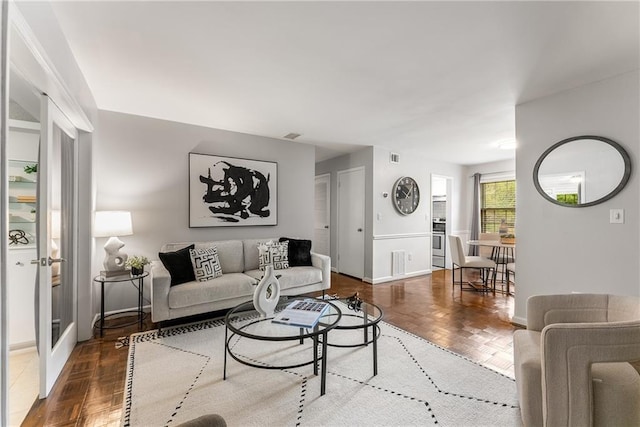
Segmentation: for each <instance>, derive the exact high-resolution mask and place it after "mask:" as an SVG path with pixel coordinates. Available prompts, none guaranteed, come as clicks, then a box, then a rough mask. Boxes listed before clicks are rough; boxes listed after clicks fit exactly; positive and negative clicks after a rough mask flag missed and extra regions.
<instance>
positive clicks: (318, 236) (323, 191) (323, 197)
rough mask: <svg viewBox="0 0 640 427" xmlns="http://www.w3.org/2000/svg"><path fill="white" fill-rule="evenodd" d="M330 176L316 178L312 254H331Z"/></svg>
mask: <svg viewBox="0 0 640 427" xmlns="http://www.w3.org/2000/svg"><path fill="white" fill-rule="evenodd" d="M330 223H331V175H330V174H325V175H319V176H316V185H315V221H314V226H313V232H314V233H313V252H316V253H319V254H323V255H327V256H328V255H329V254H330V253H331V230H330V226H329V225H330Z"/></svg>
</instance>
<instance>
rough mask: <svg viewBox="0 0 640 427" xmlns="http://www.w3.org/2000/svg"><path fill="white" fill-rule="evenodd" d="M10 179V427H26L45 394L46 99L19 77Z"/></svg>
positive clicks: (13, 79)
mask: <svg viewBox="0 0 640 427" xmlns="http://www.w3.org/2000/svg"><path fill="white" fill-rule="evenodd" d="M9 97H10V100H9V129H8V135H7V142H6V143H7V145H6V155H7V165H8V168H7V174H8V181H9V182H8V199H9V204H8V217H9V233H8V234H9V239H8V240H9V243H8V251H7V273H6V274H7V282H6V283H7V288H8V292H7V296H8V304H7V306H8V319H7V320H8V328H7V329H8V335H9V374H10V378H11V381H10V384H9V395H10V396H11V398H10V400H9V424H10V425H20V423H21V422H22V420H23V419H24V417H25V416H26V414H27V413H28V411H29V409H30V408H31V406H32V404H33V402H34V401H35V400H36V399H37V397H38V392H39V384H40V381H39V363H40V362H39V357H38V352H37V349H36V323H35V321H36V320H35V319H36V314H35V290H36V271H37V266H36V265H34V264H31V260H34V259H36V258H37V242H36V238H37V233H36V226H37V221H36V215H37V211H36V207H37V204H36V193H37V185H38V184H37V181H38V180H37V175H38V173H37V165H38V151H39V143H40V99H39V96H38V95H37V94H36V93H35V92H34V91H33V89H32V88H31V86H30V85H28V84H27V83H26V82H25V81H24V80H23V79H21V78H20V76H18V75H17V74H16V73H15V72H11V74H10V86H9Z"/></svg>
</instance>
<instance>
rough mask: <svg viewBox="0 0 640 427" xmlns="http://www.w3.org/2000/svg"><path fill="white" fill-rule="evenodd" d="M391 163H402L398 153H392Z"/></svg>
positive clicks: (390, 156)
mask: <svg viewBox="0 0 640 427" xmlns="http://www.w3.org/2000/svg"><path fill="white" fill-rule="evenodd" d="M389 162H390V163H400V154H398V153H391V154H390V155H389Z"/></svg>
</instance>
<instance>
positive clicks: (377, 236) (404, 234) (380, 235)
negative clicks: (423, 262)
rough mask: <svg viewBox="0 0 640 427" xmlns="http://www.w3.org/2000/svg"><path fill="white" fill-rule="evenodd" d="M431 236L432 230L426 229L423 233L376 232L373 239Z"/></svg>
mask: <svg viewBox="0 0 640 427" xmlns="http://www.w3.org/2000/svg"><path fill="white" fill-rule="evenodd" d="M430 236H431V232H430V231H425V232H421V233H394V234H374V235H373V240H390V239H414V238H418V237H430Z"/></svg>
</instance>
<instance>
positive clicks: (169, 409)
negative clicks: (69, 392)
mask: <svg viewBox="0 0 640 427" xmlns="http://www.w3.org/2000/svg"><path fill="white" fill-rule="evenodd" d="M380 326H381V331H382V332H381V336H380V338H379V341H378V375H377V376H375V377H374V376H373V365H372V363H373V362H372V360H373V359H372V355H373V353H372V347H371V346H368V347H360V348H355V349H343V348H334V347H330V348H329V349H328V359H327V360H328V373H327V390H326V394H325V395H324V396H320V377H319V376H314V375H313V367H312V366H311V365H309V366H305V367H301V368H296V369H292V370H266V369H257V368H252V367H249V366H245V365H242V364H240V363H238V362H236V361H235V360H233V359H231V358H228V361H227V379H226V381H223V379H222V375H223V358H224V332H225V327H224V322H223V321H222V320H213V321H207V322H202V323H197V324H193V325H188V326H181V327H176V328H173V329H163V330H162V333H161V334H158V332H157V331H151V332H143V333H140V334H134V335H132V337H131V342H130V348H129V361H128V369H127V382H126V385H125V399H124V408H123V419H122V421H123V425H125V426H128V425H132V426H161V425H177V424H179V423H181V422H184V421H187V420H190V419H192V418H196V417H198V416H200V415H203V414H207V413H218V414H220V415H222V416H223V417H224V418H225V420H226V421H227V424H228V425H229V426H230V427H234V426H292V425H300V426H341V425H344V426H377V425H379V426H418V425H419V426H426V425H436V424H437V425H444V426H518V425H521V422H520V412H519V409H518V403H517V397H516V388H515V382H514V380H513V379H511V378H508V377H506V376H504V375H502V374H499V373H497V372H495V371H492V370H490V369H488V368H485V367H483V366H480V365H478V364H476V363H474V362H472V361H470V360H468V359H466V358H464V357H462V356H459V355H457V354H454V353H452V352H450V351H448V350H445V349H443V348H441V347H438V346H436V345H434V344H433V343H430V342H429V341H426V340H424V339H422V338H419V337H416V336H415V335H412V334H410V333H408V332H406V331H403V330H401V329H399V328H396V327H394V326H391V325H389V324H387V323H384V322H381V323H380ZM329 337H330V342H338V341H339V342H349V341H351V342H355V341H356V340H362V339H363V336H362V331H354V332H349V331H331V332H329ZM307 341H308V342H309V343H308V344H305V345H298V343H297V342H282V343H275V344H274V343H264V342H256V341H251V340H247V339H245V338H241V339H237V338H235V339H234V340H233V341H232V345H233V347H234V352H236V353H238V354H242V355H243V356H245V357H247V358H249V359H252V360H258V361H261V362H264V363H265V364H270V363H273V362H275V363H278V364H280V365H282V364H287V362H288V361H290V360H294V359H299V358H300V357H302V358H309V357H310V356H311V355H312V354H313V353H311V350H310V347H309V345H310V340H307Z"/></svg>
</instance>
